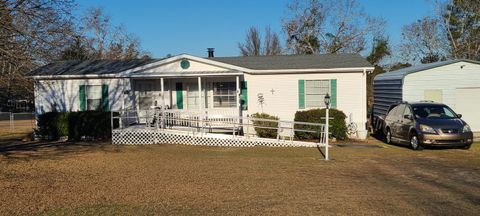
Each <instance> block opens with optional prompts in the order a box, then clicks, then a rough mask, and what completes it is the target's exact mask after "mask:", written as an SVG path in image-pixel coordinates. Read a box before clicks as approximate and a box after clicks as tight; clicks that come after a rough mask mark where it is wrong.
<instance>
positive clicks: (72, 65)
mask: <svg viewBox="0 0 480 216" xmlns="http://www.w3.org/2000/svg"><path fill="white" fill-rule="evenodd" d="M155 61H158V59H133V60H86V61H59V62H55V63H50V64H47V65H45V66H43V67H40V68H38V69H36V70H33V71H31V72H30V73H29V74H27V75H29V76H38V75H86V74H96V75H99V74H114V73H119V72H122V71H124V70H128V69H132V68H135V67H139V66H142V65H145V64H149V63H152V62H155Z"/></svg>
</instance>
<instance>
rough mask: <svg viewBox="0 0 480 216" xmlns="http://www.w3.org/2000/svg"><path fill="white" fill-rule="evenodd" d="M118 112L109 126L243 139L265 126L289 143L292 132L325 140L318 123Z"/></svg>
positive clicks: (185, 113)
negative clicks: (169, 130)
mask: <svg viewBox="0 0 480 216" xmlns="http://www.w3.org/2000/svg"><path fill="white" fill-rule="evenodd" d="M139 112H140V113H144V114H145V115H143V116H140V115H138V113H139ZM118 113H119V115H118V116H114V115H112V122H113V120H118V121H119V124H118V125H119V126H118V128H113V123H112V128H113V129H127V128H130V127H137V128H138V127H142V128H143V127H147V128H152V129H160V130H161V129H177V130H187V131H189V132H191V134H192V135H195V136H202V135H204V134H206V133H212V132H222V133H231V134H232V136H233V137H235V136H239V135H242V136H244V137H245V138H250V137H254V136H255V131H256V129H267V130H273V131H276V132H277V137H276V139H277V140H279V139H281V138H283V139H285V138H288V139H289V141H291V142H293V141H294V137H295V132H303V133H309V134H315V135H317V137H318V138H319V139H318V140H317V141H318V142H319V143H322V144H325V143H326V139H327V136H326V132H325V131H326V130H325V124H320V123H310V122H298V121H283V120H273V119H263V118H254V117H251V116H248V115H247V116H235V115H222V114H221V113H214V112H212V111H210V112H209V111H204V112H199V111H188V110H163V109H155V110H140V111H128V110H123V111H118ZM142 120H144V121H142ZM140 122H145V123H140ZM272 125H276V126H272ZM307 128H308V129H307Z"/></svg>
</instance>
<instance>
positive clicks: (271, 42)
mask: <svg viewBox="0 0 480 216" xmlns="http://www.w3.org/2000/svg"><path fill="white" fill-rule="evenodd" d="M264 41H265V42H264V43H265V45H264V47H263V55H280V54H282V46H281V45H280V39H279V37H278V35H277V33H275V32H272V30H271V29H270V26H267V27H266V28H265V39H264Z"/></svg>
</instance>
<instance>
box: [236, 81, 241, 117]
mask: <svg viewBox="0 0 480 216" xmlns="http://www.w3.org/2000/svg"><path fill="white" fill-rule="evenodd" d="M236 78H237V80H236V84H237V88H236V89H237V111H238V116H240V112H241V106H240V76H237V77H236Z"/></svg>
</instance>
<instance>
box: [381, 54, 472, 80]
mask: <svg viewBox="0 0 480 216" xmlns="http://www.w3.org/2000/svg"><path fill="white" fill-rule="evenodd" d="M457 62H469V63H473V64H480V62H478V61H474V60H468V59H455V60H448V61H441V62H434V63H429V64H421V65H416V66H411V67H407V68H402V69H400V70H395V71H391V72H387V73H383V74H380V75H377V76H376V77H375V78H374V80H375V81H378V80H395V79H403V78H404V77H405V76H406V75H408V74H411V73H416V72H420V71H424V70H428V69H432V68H436V67H441V66H445V65H449V64H454V63H457Z"/></svg>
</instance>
